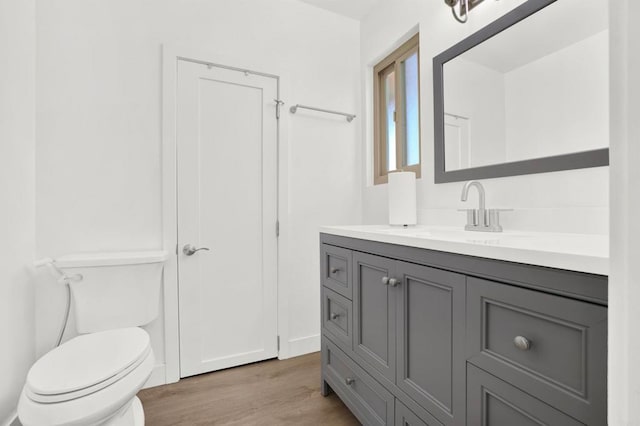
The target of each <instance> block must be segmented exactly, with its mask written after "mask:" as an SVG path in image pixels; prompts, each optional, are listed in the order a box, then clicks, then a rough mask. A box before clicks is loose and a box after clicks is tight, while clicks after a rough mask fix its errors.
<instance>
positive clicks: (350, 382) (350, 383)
mask: <svg viewBox="0 0 640 426" xmlns="http://www.w3.org/2000/svg"><path fill="white" fill-rule="evenodd" d="M355 381H356V379H354V378H351V377H347V378H346V379H344V382H345V383H346V384H347V386H351V385H352V384H353V383H354V382H355Z"/></svg>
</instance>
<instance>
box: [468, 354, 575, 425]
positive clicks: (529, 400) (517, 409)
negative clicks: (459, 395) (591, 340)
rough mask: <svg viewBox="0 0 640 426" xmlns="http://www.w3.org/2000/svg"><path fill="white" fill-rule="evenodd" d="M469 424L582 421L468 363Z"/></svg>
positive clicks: (565, 423) (560, 423)
mask: <svg viewBox="0 0 640 426" xmlns="http://www.w3.org/2000/svg"><path fill="white" fill-rule="evenodd" d="M467 424H468V425H477V426H515V425H518V426H539V425H548V426H578V425H582V423H580V422H578V421H577V420H575V419H573V418H571V417H569V416H567V415H566V414H564V413H562V412H560V411H558V410H556V409H554V408H552V407H550V406H549V405H547V404H545V403H543V402H542V401H539V400H537V399H536V398H533V397H532V396H530V395H527V394H526V393H524V392H522V391H521V390H519V389H517V388H515V387H513V386H511V385H510V384H508V383H506V382H503V381H502V380H500V379H498V378H497V377H494V376H492V375H491V374H488V373H485V372H484V371H482V370H480V369H479V368H476V367H474V366H473V365H471V364H468V367H467Z"/></svg>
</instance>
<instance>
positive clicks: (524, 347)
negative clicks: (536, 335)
mask: <svg viewBox="0 0 640 426" xmlns="http://www.w3.org/2000/svg"><path fill="white" fill-rule="evenodd" d="M513 344H514V345H515V347H516V348H518V349H520V350H521V351H528V350H529V349H531V342H530V341H529V339H527V338H526V337H524V336H516V337H515V338H514V339H513Z"/></svg>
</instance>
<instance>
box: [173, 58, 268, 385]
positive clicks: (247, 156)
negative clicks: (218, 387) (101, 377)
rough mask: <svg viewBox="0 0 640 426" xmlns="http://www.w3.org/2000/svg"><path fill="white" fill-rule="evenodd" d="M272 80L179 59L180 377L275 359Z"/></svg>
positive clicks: (177, 113) (177, 136) (177, 114)
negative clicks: (187, 249) (191, 250)
mask: <svg viewBox="0 0 640 426" xmlns="http://www.w3.org/2000/svg"><path fill="white" fill-rule="evenodd" d="M277 84H278V83H277V80H276V79H275V78H271V77H264V76H258V75H254V74H245V73H244V72H239V71H234V70H230V69H226V68H220V67H207V66H206V65H201V64H197V63H193V62H188V61H182V60H181V61H178V87H177V111H176V117H177V135H176V138H177V147H178V148H177V151H178V152H177V159H178V160H177V168H178V184H177V188H178V259H179V260H178V274H179V275H178V282H179V299H180V302H179V303H180V305H179V309H180V375H181V377H186V376H191V375H194V374H200V373H205V372H208V371H214V370H219V369H222V368H228V367H233V366H236V365H241V364H246V363H250V362H255V361H260V360H264V359H268V358H273V357H275V356H277V340H276V339H277V240H276V228H275V227H276V220H277V210H276V208H277V192H276V188H277V163H276V158H277V121H276V112H275V102H274V99H277V97H278V94H277V87H278V86H277ZM187 245H192V246H193V247H194V248H202V250H199V251H197V252H195V253H193V254H191V255H187V254H185V253H184V252H183V250H184V248H185V246H187ZM204 248H207V249H208V250H205V249H204Z"/></svg>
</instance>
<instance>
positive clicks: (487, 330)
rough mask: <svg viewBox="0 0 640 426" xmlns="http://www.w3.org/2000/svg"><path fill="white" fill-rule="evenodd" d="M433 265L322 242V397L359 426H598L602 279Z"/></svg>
mask: <svg viewBox="0 0 640 426" xmlns="http://www.w3.org/2000/svg"><path fill="white" fill-rule="evenodd" d="M441 255H442V253H440V252H434V251H432V250H427V249H419V248H412V247H404V246H396V245H392V244H385V243H379V242H373V241H366V240H359V239H354V238H348V237H341V236H335V235H329V234H321V256H322V259H321V269H322V271H321V282H322V358H323V361H322V380H323V382H322V384H323V387H322V389H323V393H324V394H326V393H328V392H329V391H330V390H333V391H335V392H336V393H337V394H338V395H339V396H340V397H341V399H342V400H343V401H344V402H345V404H346V405H347V406H348V407H349V408H350V409H351V410H352V411H353V413H354V414H355V415H356V416H357V417H358V419H359V420H360V421H361V422H362V423H363V424H366V425H370V424H372V425H373V424H381V425H382V424H385V425H394V424H395V425H403V426H406V425H411V426H413V425H415V426H423V425H429V426H432V425H470V426H475V425H487V426H492V425H493V426H500V425H526V424H548V425H572V424H586V425H605V424H606V327H607V309H606V299H599V300H598V299H597V300H593V299H594V297H593V295H594V294H599V293H597V292H594V285H598V284H599V285H602V286H604V287H605V290H606V285H607V279H606V277H604V276H594V275H591V274H583V273H580V272H570V271H558V272H557V274H558V276H557V277H556V278H555V279H554V278H553V273H552V274H551V275H549V273H550V272H553V270H550V269H549V268H542V267H532V266H531V265H519V264H513V263H510V262H503V261H496V260H491V259H481V258H473V257H470V256H463V255H454V254H451V253H447V256H446V259H447V262H442V259H443V258H442V257H441ZM452 256H453V257H452ZM456 257H457V258H458V260H459V262H455V261H454V260H455V259H456ZM443 263H446V265H443ZM503 264H504V268H503V267H502V266H503ZM337 268H339V269H340V271H347V272H350V273H351V276H350V277H349V276H343V277H341V278H340V279H339V280H336V278H335V275H336V271H335V270H336V269H337ZM532 268H533V269H532ZM537 269H540V270H543V271H541V273H542V275H540V274H538V273H537V272H538V271H537ZM332 271H333V273H332ZM487 271H491V273H490V274H488V273H487ZM505 271H506V272H505ZM518 271H520V272H522V274H523V276H522V277H521V279H518V274H517V273H516V272H518ZM531 271H534V272H533V273H531ZM540 276H544V277H546V278H548V279H546V280H545V281H544V282H537V281H536V277H540ZM569 277H570V278H569ZM581 279H584V281H585V283H586V284H587V285H586V287H585V289H584V292H582V293H581V291H580V290H581V287H580V285H579V283H580V281H581ZM596 283H597V284H596ZM567 288H569V289H571V292H568V291H567ZM338 289H339V290H340V293H339V292H338V291H337V290H338ZM540 289H544V290H545V291H541V290H540ZM604 294H606V292H605V293H604Z"/></svg>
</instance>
